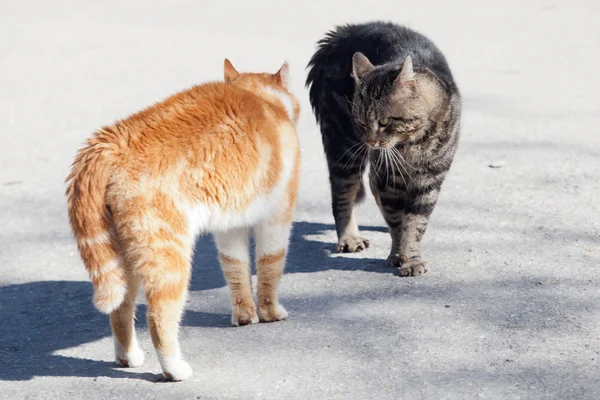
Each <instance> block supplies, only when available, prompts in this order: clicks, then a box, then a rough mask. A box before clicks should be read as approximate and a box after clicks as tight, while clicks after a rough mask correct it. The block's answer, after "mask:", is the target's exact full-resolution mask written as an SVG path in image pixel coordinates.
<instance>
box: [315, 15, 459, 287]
mask: <svg viewBox="0 0 600 400" xmlns="http://www.w3.org/2000/svg"><path fill="white" fill-rule="evenodd" d="M309 68H310V71H309V74H308V79H307V86H310V101H311V104H312V107H313V110H314V112H315V116H316V117H317V121H318V122H319V124H320V127H321V133H322V138H323V145H324V149H325V154H326V156H327V161H328V166H329V177H330V183H331V194H332V209H333V215H334V219H335V223H336V229H337V234H338V250H339V251H340V252H354V251H361V250H363V249H365V248H366V247H368V246H369V242H368V240H366V239H364V238H362V237H361V236H360V234H359V231H358V226H357V224H356V221H355V217H354V206H355V203H356V202H357V201H359V200H360V199H361V198H362V197H363V196H362V191H363V189H362V182H361V177H362V173H363V171H364V170H365V169H368V170H369V181H370V188H371V191H372V193H373V195H374V197H375V200H376V201H377V204H378V206H379V208H380V210H381V212H382V214H383V216H384V218H385V220H386V222H387V224H388V226H389V228H390V234H391V236H392V248H391V250H390V255H389V257H388V260H387V262H388V264H389V265H390V266H394V267H400V274H401V275H403V276H414V275H421V274H423V273H425V272H427V264H426V262H425V261H423V260H422V258H421V248H420V243H421V239H422V238H423V235H424V234H425V231H426V229H427V223H428V220H429V216H430V215H431V213H432V211H433V209H434V207H435V204H436V202H437V200H438V197H439V193H440V190H441V185H442V183H443V181H444V178H445V177H446V174H447V172H448V169H449V168H450V165H451V164H452V160H453V157H454V153H455V151H456V148H457V145H458V139H459V131H460V109H461V100H460V94H459V91H458V88H457V87H456V84H455V83H454V80H453V78H452V74H451V72H450V69H449V68H448V65H447V63H446V60H445V58H444V56H443V55H442V53H441V52H440V51H439V50H438V49H437V48H436V47H435V45H434V44H433V43H432V42H431V41H429V40H428V39H427V38H425V37H424V36H422V35H420V34H418V33H416V32H413V31H411V30H409V29H407V28H404V27H400V26H398V25H394V24H389V23H381V22H375V23H368V24H362V25H347V26H343V27H338V28H336V29H335V30H333V31H331V32H329V33H328V34H327V35H326V36H325V38H324V39H323V40H321V41H320V42H319V48H318V50H317V52H316V53H315V55H314V56H313V58H312V59H311V61H310V63H309Z"/></svg>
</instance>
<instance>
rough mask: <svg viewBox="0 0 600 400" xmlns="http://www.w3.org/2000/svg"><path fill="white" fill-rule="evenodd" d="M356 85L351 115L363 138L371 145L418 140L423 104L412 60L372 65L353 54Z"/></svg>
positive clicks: (421, 131) (424, 114)
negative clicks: (401, 62) (402, 62)
mask: <svg viewBox="0 0 600 400" xmlns="http://www.w3.org/2000/svg"><path fill="white" fill-rule="evenodd" d="M353 76H354V79H355V81H356V89H355V92H354V99H353V104H352V117H353V119H354V122H355V123H356V126H357V127H358V129H359V131H360V132H361V134H362V135H363V140H364V141H365V143H367V144H368V145H369V146H371V147H373V148H386V147H392V146H395V145H396V144H399V143H411V142H415V141H418V140H419V139H420V138H421V137H422V136H423V135H424V131H425V129H423V128H424V126H425V123H426V122H427V104H426V102H425V99H424V98H423V97H422V96H420V94H419V90H418V88H417V82H416V78H415V74H414V72H413V69H412V60H411V59H410V57H407V59H406V61H405V62H404V65H403V66H402V68H401V69H399V68H398V67H397V66H391V65H383V66H377V67H375V66H373V65H372V64H371V63H370V62H369V60H368V59H367V58H366V57H365V56H364V55H362V54H360V53H357V54H355V55H354V57H353Z"/></svg>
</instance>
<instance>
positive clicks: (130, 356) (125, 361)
mask: <svg viewBox="0 0 600 400" xmlns="http://www.w3.org/2000/svg"><path fill="white" fill-rule="evenodd" d="M113 341H114V345H115V361H116V362H117V364H118V365H119V367H121V368H135V367H139V366H140V365H142V364H143V363H144V351H143V350H142V349H141V348H140V345H139V344H138V343H137V340H136V339H135V337H134V339H133V343H132V345H131V350H129V351H125V348H124V347H123V346H122V345H121V343H119V341H118V340H117V338H116V337H113Z"/></svg>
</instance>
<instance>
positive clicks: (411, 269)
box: [400, 259, 429, 276]
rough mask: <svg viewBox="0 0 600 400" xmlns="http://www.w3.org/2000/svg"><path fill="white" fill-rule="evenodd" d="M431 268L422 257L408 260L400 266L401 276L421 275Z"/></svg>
mask: <svg viewBox="0 0 600 400" xmlns="http://www.w3.org/2000/svg"><path fill="white" fill-rule="evenodd" d="M428 270H429V268H428V267H427V263H426V262H425V261H423V260H421V259H416V260H408V261H406V262H405V263H403V264H402V266H401V267H400V276H419V275H423V274H424V273H426V272H427V271H428Z"/></svg>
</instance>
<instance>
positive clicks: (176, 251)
mask: <svg viewBox="0 0 600 400" xmlns="http://www.w3.org/2000/svg"><path fill="white" fill-rule="evenodd" d="M162 200H164V199H162ZM125 219H126V222H125V223H123V224H122V226H121V230H122V231H123V234H122V235H121V236H122V237H124V238H126V241H125V244H124V247H125V253H126V256H127V259H128V260H129V262H130V264H131V268H132V272H133V273H134V275H135V277H136V278H137V279H138V280H139V282H140V283H141V285H142V288H143V290H144V293H145V295H146V300H147V305H148V311H147V319H148V330H149V331H150V337H151V338H152V344H153V345H154V348H155V350H156V354H157V356H158V360H159V362H160V365H161V367H162V371H163V375H164V376H165V378H167V379H169V380H174V381H183V380H186V379H188V378H189V377H190V376H191V375H192V369H191V368H190V366H189V365H188V364H187V362H185V361H184V360H183V357H182V354H181V350H180V346H179V340H178V333H179V323H180V321H181V317H182V314H183V308H184V304H185V299H186V296H187V288H188V283H189V279H190V274H191V255H192V246H193V235H191V234H190V233H189V232H188V229H187V220H186V219H185V216H184V215H183V214H182V213H180V212H178V211H177V209H176V208H175V207H174V205H173V203H172V202H169V201H166V200H164V201H160V202H159V201H154V202H153V203H152V204H151V205H146V204H144V203H142V202H141V201H140V202H139V204H138V206H137V207H135V208H133V207H131V208H128V215H127V216H126V217H125Z"/></svg>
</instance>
